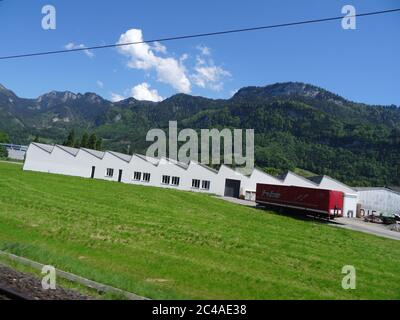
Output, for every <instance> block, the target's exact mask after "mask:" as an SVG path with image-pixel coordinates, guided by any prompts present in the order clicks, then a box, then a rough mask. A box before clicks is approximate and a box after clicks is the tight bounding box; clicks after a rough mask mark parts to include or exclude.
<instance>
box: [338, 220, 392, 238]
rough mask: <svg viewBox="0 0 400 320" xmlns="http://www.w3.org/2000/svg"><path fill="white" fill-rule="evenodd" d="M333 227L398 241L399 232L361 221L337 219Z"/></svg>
mask: <svg viewBox="0 0 400 320" xmlns="http://www.w3.org/2000/svg"><path fill="white" fill-rule="evenodd" d="M332 225H333V226H337V227H339V228H345V229H351V230H355V231H361V232H366V233H370V234H374V235H377V236H380V237H384V238H389V239H394V240H400V232H396V231H391V230H389V229H388V226H385V225H382V224H376V223H369V222H364V221H363V220H361V219H349V218H339V219H336V220H335V223H334V224H332Z"/></svg>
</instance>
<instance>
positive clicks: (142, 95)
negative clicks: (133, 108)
mask: <svg viewBox="0 0 400 320" xmlns="http://www.w3.org/2000/svg"><path fill="white" fill-rule="evenodd" d="M131 95H132V97H134V98H135V99H136V100H146V101H154V102H160V101H162V100H164V98H163V97H161V96H160V95H159V94H158V92H157V90H156V89H150V85H149V84H148V83H146V82H143V83H141V84H138V85H137V86H135V87H133V88H132V89H131Z"/></svg>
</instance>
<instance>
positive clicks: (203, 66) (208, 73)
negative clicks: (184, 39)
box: [190, 46, 232, 91]
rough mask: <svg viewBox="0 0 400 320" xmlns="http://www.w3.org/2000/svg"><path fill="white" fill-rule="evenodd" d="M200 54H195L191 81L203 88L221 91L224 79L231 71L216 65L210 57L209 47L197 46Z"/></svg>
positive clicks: (229, 75)
mask: <svg viewBox="0 0 400 320" xmlns="http://www.w3.org/2000/svg"><path fill="white" fill-rule="evenodd" d="M197 50H199V51H200V54H199V55H197V56H196V65H195V67H194V73H193V74H192V75H191V77H190V78H191V80H192V81H193V83H194V84H195V85H196V86H198V87H200V88H203V89H211V90H214V91H221V90H222V89H223V87H224V80H225V79H227V78H230V77H232V75H231V73H230V72H229V71H227V70H225V69H223V68H222V67H220V66H216V65H215V63H214V60H213V59H212V57H211V49H210V48H208V47H206V46H197Z"/></svg>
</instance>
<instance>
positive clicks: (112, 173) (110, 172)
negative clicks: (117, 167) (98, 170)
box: [106, 168, 114, 178]
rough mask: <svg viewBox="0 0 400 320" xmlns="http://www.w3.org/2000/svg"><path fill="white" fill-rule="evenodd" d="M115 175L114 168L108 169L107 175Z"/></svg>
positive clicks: (110, 176) (109, 176)
mask: <svg viewBox="0 0 400 320" xmlns="http://www.w3.org/2000/svg"><path fill="white" fill-rule="evenodd" d="M113 176H114V169H111V168H108V169H107V170H106V177H108V178H112V177H113Z"/></svg>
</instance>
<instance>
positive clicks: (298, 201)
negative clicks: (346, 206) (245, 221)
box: [256, 184, 344, 219]
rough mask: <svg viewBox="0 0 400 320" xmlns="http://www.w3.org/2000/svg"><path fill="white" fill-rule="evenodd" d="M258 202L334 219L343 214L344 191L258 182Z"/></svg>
mask: <svg viewBox="0 0 400 320" xmlns="http://www.w3.org/2000/svg"><path fill="white" fill-rule="evenodd" d="M256 202H257V204H259V205H264V206H268V207H272V208H276V209H288V210H287V211H288V212H289V211H291V210H296V211H297V212H299V213H302V214H307V215H319V216H324V217H327V218H329V219H334V218H335V217H342V216H343V202H344V193H343V192H340V191H333V190H322V189H313V188H303V187H295V186H279V185H269V184H258V185H257V196H256ZM290 209H291V210H290Z"/></svg>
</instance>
